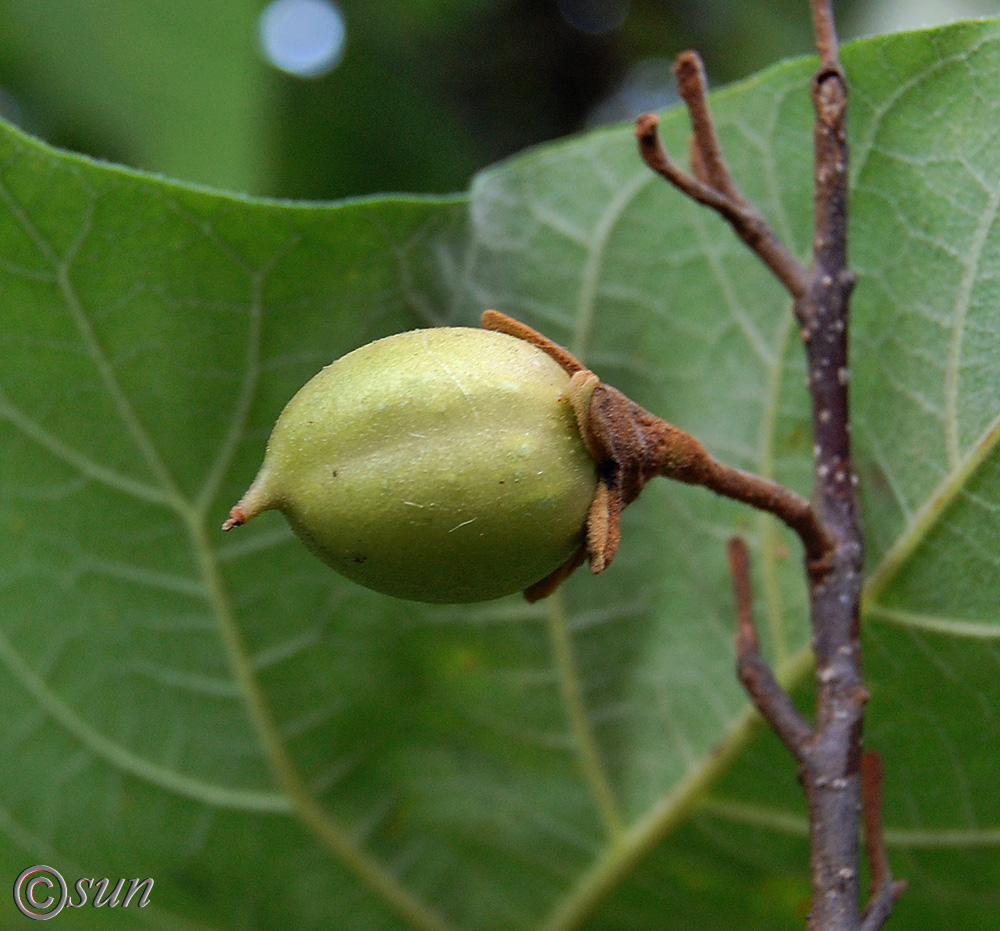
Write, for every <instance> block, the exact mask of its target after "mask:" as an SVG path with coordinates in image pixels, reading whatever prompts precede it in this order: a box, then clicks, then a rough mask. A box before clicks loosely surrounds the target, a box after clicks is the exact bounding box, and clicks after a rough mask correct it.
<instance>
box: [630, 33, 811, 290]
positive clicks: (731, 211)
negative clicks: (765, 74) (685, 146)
mask: <svg viewBox="0 0 1000 931" xmlns="http://www.w3.org/2000/svg"><path fill="white" fill-rule="evenodd" d="M688 54H689V55H692V56H693V55H694V53H693V52H690V53H688ZM688 90H689V92H690V93H692V95H693V97H694V99H698V94H699V93H700V95H701V99H702V100H703V104H702V106H700V107H699V108H698V110H697V111H696V112H697V113H699V114H700V116H699V121H698V122H697V123H696V122H694V120H692V128H693V130H694V140H693V141H692V149H693V150H694V151H695V152H696V153H697V157H698V159H699V161H698V162H697V163H696V164H697V165H698V169H697V170H698V173H699V174H700V175H703V176H704V177H703V179H700V178H697V177H694V176H693V175H690V174H688V173H687V172H686V171H684V170H683V169H682V168H680V167H679V166H678V165H676V164H675V163H674V162H673V161H672V160H671V158H670V156H669V155H668V154H667V150H666V148H664V146H663V143H662V142H661V141H660V136H659V132H658V129H657V128H658V126H659V123H660V120H659V117H657V116H656V115H655V114H653V113H647V114H645V115H643V116H640V117H639V118H638V119H637V120H636V123H635V134H636V139H637V140H638V142H639V153H640V154H641V155H642V158H643V161H644V162H645V163H646V164H647V165H648V166H649V167H650V168H651V169H652V170H653V171H655V172H656V173H657V174H658V175H660V176H662V177H663V178H666V180H667V181H669V182H670V183H671V184H672V185H673V186H674V187H676V188H677V189H678V190H679V191H681V192H682V193H684V194H686V195H687V196H688V197H690V198H691V199H692V200H694V201H697V202H698V203H699V204H704V205H705V206H706V207H711V208H712V209H713V210H714V211H715V212H716V213H718V214H719V216H721V217H722V218H723V219H725V220H726V221H727V222H728V223H729V225H730V226H731V227H732V228H733V230H734V231H735V233H736V235H737V236H739V237H740V239H742V240H743V242H745V243H746V244H747V246H749V248H750V249H751V250H753V252H755V253H756V254H757V255H758V256H759V257H760V259H761V261H762V262H764V264H765V265H767V267H768V268H770V269H771V271H772V272H773V273H774V274H775V276H776V277H777V278H778V280H779V281H781V283H782V284H783V285H784V286H785V288H786V290H787V291H788V293H789V294H791V295H792V297H793V298H794V299H795V300H796V301H798V300H800V299H801V298H802V297H803V295H804V294H805V292H806V289H807V288H808V286H809V280H810V276H809V273H808V271H807V270H806V269H805V268H804V267H803V265H802V264H801V263H800V262H799V261H798V259H796V258H795V256H794V255H792V253H791V252H789V251H788V249H787V248H786V247H785V245H784V244H783V243H782V242H781V240H780V239H779V238H778V236H777V234H776V233H775V232H774V230H773V229H772V228H771V225H770V224H769V223H768V222H767V220H766V219H765V218H764V216H763V214H761V213H760V211H758V210H757V209H756V208H755V207H754V206H753V205H751V204H748V203H747V202H746V201H745V200H743V198H742V195H739V194H738V192H737V195H738V198H739V199H737V200H734V199H733V198H732V197H731V196H729V194H727V193H725V192H726V191H727V190H734V191H735V190H736V185H735V184H734V183H733V182H732V179H729V180H728V181H727V182H725V183H724V186H723V190H719V189H717V188H716V187H714V186H713V185H712V184H711V183H709V179H710V178H711V177H712V174H713V172H718V171H720V170H725V171H726V174H727V175H728V169H725V163H724V162H722V161H721V157H720V161H719V162H718V163H717V164H715V165H713V166H711V167H710V166H709V164H707V163H706V145H707V142H706V141H699V140H707V139H708V138H709V137H711V138H714V137H715V130H714V128H712V123H711V117H710V116H709V115H708V105H707V102H704V86H703V85H701V86H700V90H699V85H698V84H695V83H693V82H692V84H691V85H690V87H689V88H688ZM706 121H707V122H706ZM709 150H710V146H709Z"/></svg>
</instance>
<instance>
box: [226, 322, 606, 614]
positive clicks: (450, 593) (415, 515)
mask: <svg viewBox="0 0 1000 931" xmlns="http://www.w3.org/2000/svg"><path fill="white" fill-rule="evenodd" d="M596 484H597V475H596V467H595V464H594V461H593V459H592V458H591V456H590V455H589V454H588V452H587V450H586V448H585V447H584V444H583V440H582V439H581V437H580V432H579V429H578V427H577V423H576V419H575V417H574V414H573V409H572V406H571V404H570V377H569V375H568V374H567V373H566V371H565V370H564V369H563V367H562V366H561V365H560V364H559V363H558V362H556V361H555V360H554V359H552V358H551V357H550V356H549V355H547V354H546V353H545V352H543V351H542V350H541V349H538V348H537V347H535V346H533V345H531V344H530V343H528V342H525V341H524V340H521V339H518V338H516V337H514V336H509V335H507V334H505V333H497V332H492V331H489V330H480V329H471V328H464V327H443V328H436V329H427V330H414V331H412V332H409V333H401V334H398V335H396V336H390V337H388V338H386V339H381V340H378V341H376V342H374V343H370V344H368V345H367V346H362V347H361V348H360V349H357V350H355V351H354V352H351V353H349V354H348V355H346V356H344V357H343V358H341V359H338V360H337V361H336V362H334V363H333V364H332V365H329V366H327V367H326V368H325V369H323V370H322V371H321V372H320V373H319V374H318V375H316V376H315V378H313V379H312V380H311V381H310V382H308V383H307V384H306V385H305V386H304V387H303V388H302V389H301V390H300V391H299V392H298V394H296V395H295V397H294V398H292V400H291V401H290V402H289V403H288V406H287V407H286V408H285V410H284V411H283V412H282V414H281V416H280V417H279V418H278V422H277V423H276V424H275V427H274V431H273V432H272V434H271V438H270V440H269V442H268V446H267V453H266V454H265V457H264V463H263V465H262V466H261V469H260V472H259V473H258V475H257V477H256V479H254V482H253V484H252V485H251V486H250V488H249V489H248V491H247V493H246V494H245V495H244V496H243V498H242V499H241V500H240V502H239V503H238V504H237V505H236V507H234V508H233V510H232V512H231V515H230V519H229V520H228V521H227V522H226V525H225V529H229V528H230V527H234V526H238V525H239V524H242V523H244V522H245V521H246V520H249V519H250V518H251V517H253V516H254V515H255V514H257V513H259V512H260V511H264V510H267V509H269V508H277V509H278V510H280V511H282V512H283V513H284V514H285V517H286V518H287V519H288V522H289V523H290V524H291V526H292V529H293V530H294V531H295V533H296V534H297V535H298V536H299V537H300V538H301V539H302V541H303V542H304V543H305V544H306V545H307V546H308V547H309V548H310V549H311V550H312V551H313V552H314V553H315V554H316V555H317V556H318V557H319V558H320V559H322V560H323V561H324V562H325V563H327V564H328V565H330V566H332V567H333V568H334V569H336V570H337V571H338V572H340V573H342V574H343V575H345V576H347V577H348V578H350V579H353V580H354V581H355V582H358V583H360V584H361V585H364V586H366V587H368V588H371V589H374V590H375V591H379V592H384V593H385V594H388V595H394V596H396V597H399V598H408V599H411V600H414V601H428V602H456V603H457V602H471V601H485V600H487V599H490V598H498V597H500V596H502V595H509V594H511V593H513V592H517V591H521V590H523V589H525V588H527V587H529V586H530V585H532V584H533V583H535V582H538V581H539V580H541V579H543V578H544V577H546V576H547V575H549V574H550V573H551V572H553V571H554V570H555V569H557V568H558V567H559V566H561V565H562V564H563V563H565V562H566V561H567V560H568V559H569V558H570V557H571V556H573V554H574V553H575V552H576V551H577V550H578V548H579V546H580V544H581V541H582V539H583V528H584V522H585V520H586V518H587V511H588V508H589V506H590V503H591V501H592V499H593V497H594V491H595V488H596Z"/></svg>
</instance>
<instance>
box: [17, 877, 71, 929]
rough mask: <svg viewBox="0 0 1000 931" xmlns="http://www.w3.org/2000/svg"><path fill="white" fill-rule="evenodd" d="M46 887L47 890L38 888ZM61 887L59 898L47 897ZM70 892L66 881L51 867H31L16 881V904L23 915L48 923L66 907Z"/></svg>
mask: <svg viewBox="0 0 1000 931" xmlns="http://www.w3.org/2000/svg"><path fill="white" fill-rule="evenodd" d="M40 886H44V887H45V890H41V889H39V888H38V887H40ZM57 886H58V887H59V898H58V900H57V899H56V897H55V896H52V895H45V892H46V891H47V892H52V891H53V890H54V889H55V888H56V887H57ZM68 898H69V890H68V889H67V888H66V880H65V879H63V878H62V876H61V875H60V874H59V871H58V870H54V869H52V867H51V866H29V867H28V868H27V869H26V870H25V871H24V872H23V873H21V875H20V876H18V877H17V879H15V880H14V904H15V905H16V906H17V907H18V910H19V911H20V912H21V914H22V915H26V916H27V917H28V918H34V919H35V920H36V921H46V920H48V919H49V918H53V917H54V916H56V915H58V914H59V913H60V912H61V911H62V910H63V908H65V907H66V900H67V899H68Z"/></svg>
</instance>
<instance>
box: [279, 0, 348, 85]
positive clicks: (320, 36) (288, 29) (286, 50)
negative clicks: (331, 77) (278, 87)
mask: <svg viewBox="0 0 1000 931" xmlns="http://www.w3.org/2000/svg"><path fill="white" fill-rule="evenodd" d="M346 34H347V30H346V28H345V26H344V17H343V15H342V14H341V12H340V10H339V8H338V7H337V6H336V5H334V4H333V3H331V2H330V0H273V2H272V3H270V4H268V6H267V7H266V8H265V9H264V12H263V13H261V16H260V43H261V48H262V49H263V51H264V57H265V58H266V59H267V60H268V61H269V62H270V63H271V64H272V65H274V67H275V68H279V69H280V70H281V71H285V72H287V73H288V74H294V75H295V76H297V77H300V78H317V77H320V76H321V75H324V74H326V73H327V72H329V71H332V70H333V69H334V68H335V67H336V66H337V64H338V63H339V61H340V59H341V57H342V56H343V54H344V39H345V37H346Z"/></svg>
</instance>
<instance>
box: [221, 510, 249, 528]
mask: <svg viewBox="0 0 1000 931" xmlns="http://www.w3.org/2000/svg"><path fill="white" fill-rule="evenodd" d="M248 520H249V518H248V517H247V516H246V514H244V513H243V508H241V507H240V506H239V505H238V504H234V505H233V507H232V510H231V511H230V512H229V517H227V518H226V520H225V521H224V522H223V524H222V529H223V530H232V529H233V527H242V526H243V525H244V524H245V523H246V522H247V521H248Z"/></svg>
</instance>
